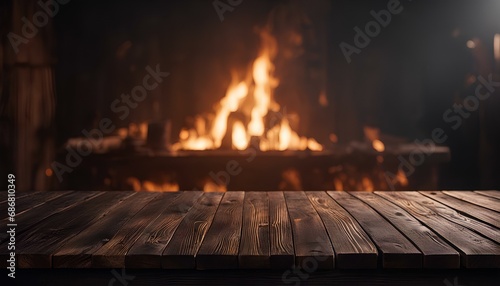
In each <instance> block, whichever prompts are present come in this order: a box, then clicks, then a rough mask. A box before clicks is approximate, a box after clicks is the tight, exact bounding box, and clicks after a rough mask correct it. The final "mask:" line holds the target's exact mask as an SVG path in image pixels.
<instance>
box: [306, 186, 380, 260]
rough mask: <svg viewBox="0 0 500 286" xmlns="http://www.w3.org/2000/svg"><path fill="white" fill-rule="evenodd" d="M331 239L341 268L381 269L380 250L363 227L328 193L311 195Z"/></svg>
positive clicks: (309, 194) (312, 193)
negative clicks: (378, 264)
mask: <svg viewBox="0 0 500 286" xmlns="http://www.w3.org/2000/svg"><path fill="white" fill-rule="evenodd" d="M307 196H308V197H309V200H310V201H311V203H312V205H313V206H314V207H315V208H316V210H317V211H318V214H319V215H320V217H321V219H322V220H323V223H324V225H325V227H326V230H327V231H328V235H329V236H330V241H331V242H332V245H333V249H334V250H335V258H336V263H337V268H340V269H359V268H361V269H362V268H367V269H369V268H377V248H376V246H375V244H373V242H372V241H371V239H370V237H369V236H368V234H366V232H365V231H364V230H363V228H362V227H361V226H360V225H359V223H358V222H357V221H356V220H355V219H354V218H353V217H352V216H351V215H350V214H349V213H348V212H347V211H346V210H345V209H344V208H342V207H341V206H340V205H339V204H338V203H337V202H335V201H334V200H333V199H332V198H331V197H330V196H328V195H327V194H326V193H325V192H307Z"/></svg>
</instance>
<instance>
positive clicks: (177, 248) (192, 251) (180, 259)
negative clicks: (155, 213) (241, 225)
mask: <svg viewBox="0 0 500 286" xmlns="http://www.w3.org/2000/svg"><path fill="white" fill-rule="evenodd" d="M222 196H223V194H222V193H205V194H203V196H202V197H201V198H199V199H198V201H196V203H195V204H194V206H193V209H192V210H190V211H189V213H188V214H187V215H186V217H185V218H184V219H183V220H182V222H180V225H179V227H178V228H177V230H176V231H175V234H174V236H173V237H172V239H171V240H170V242H169V243H168V244H167V245H166V247H165V250H164V251H163V257H162V266H163V268H169V269H193V268H195V267H196V253H198V249H199V248H200V245H201V243H202V242H203V239H204V238H205V235H206V233H207V231H208V229H209V228H210V226H211V225H212V221H213V218H214V216H215V212H216V211H217V208H218V207H219V203H220V201H221V200H222ZM165 223H167V221H165Z"/></svg>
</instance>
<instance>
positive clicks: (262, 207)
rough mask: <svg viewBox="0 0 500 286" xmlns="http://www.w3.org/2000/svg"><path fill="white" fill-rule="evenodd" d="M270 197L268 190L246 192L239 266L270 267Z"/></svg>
mask: <svg viewBox="0 0 500 286" xmlns="http://www.w3.org/2000/svg"><path fill="white" fill-rule="evenodd" d="M269 243H270V241H269V199H268V197H267V193H266V192H246V193H245V199H244V203H243V225H242V229H241V242H240V250H239V255H238V258H239V260H238V262H239V268H256V269H266V268H270V267H271V264H270V245H269Z"/></svg>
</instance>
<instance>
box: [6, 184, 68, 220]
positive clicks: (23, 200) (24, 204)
mask: <svg viewBox="0 0 500 286" xmlns="http://www.w3.org/2000/svg"><path fill="white" fill-rule="evenodd" d="M4 193H5V194H6V195H7V192H4ZM68 193H69V192H64V191H58V192H30V193H29V195H28V194H25V195H22V196H20V197H17V196H16V201H15V207H16V215H20V214H21V213H23V212H24V211H26V210H29V209H31V208H34V207H36V206H38V205H41V204H43V203H44V202H48V201H50V200H52V199H55V198H57V197H60V196H63V195H66V194H68ZM8 207H9V205H8V203H7V199H4V200H3V201H2V202H0V219H1V220H3V219H5V218H7V209H8Z"/></svg>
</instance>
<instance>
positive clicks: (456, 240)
mask: <svg viewBox="0 0 500 286" xmlns="http://www.w3.org/2000/svg"><path fill="white" fill-rule="evenodd" d="M375 193H376V194H377V195H380V196H382V197H384V198H386V199H388V200H389V201H391V202H393V203H395V204H397V205H399V206H400V207H401V208H403V209H404V210H406V211H407V212H408V213H410V214H411V215H412V216H414V217H415V218H416V219H418V220H419V221H420V222H422V223H423V224H425V225H426V226H427V227H429V228H430V229H432V230H433V231H434V232H436V233H438V234H439V235H440V236H441V237H442V238H444V239H445V240H446V241H448V243H450V244H452V245H454V246H455V249H457V250H458V251H459V252H460V260H461V264H462V266H463V267H466V268H499V267H500V247H499V246H498V244H496V243H495V242H493V241H491V240H489V239H487V238H485V237H483V236H481V235H479V234H477V233H475V232H473V231H471V230H469V229H468V228H465V227H463V226H461V225H458V224H456V223H453V222H451V221H449V220H447V219H445V218H444V217H442V216H440V215H438V214H437V213H436V212H434V211H432V210H431V209H429V208H427V207H426V206H423V205H421V204H419V203H417V202H415V201H413V200H411V199H410V198H408V195H405V194H402V193H401V192H375Z"/></svg>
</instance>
